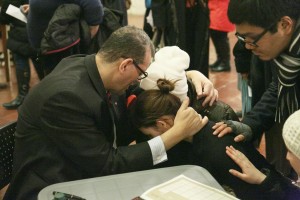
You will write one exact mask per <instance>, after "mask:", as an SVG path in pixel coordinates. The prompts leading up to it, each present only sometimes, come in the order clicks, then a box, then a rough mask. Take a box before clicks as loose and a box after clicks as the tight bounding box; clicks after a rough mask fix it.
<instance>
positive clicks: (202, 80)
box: [186, 70, 219, 106]
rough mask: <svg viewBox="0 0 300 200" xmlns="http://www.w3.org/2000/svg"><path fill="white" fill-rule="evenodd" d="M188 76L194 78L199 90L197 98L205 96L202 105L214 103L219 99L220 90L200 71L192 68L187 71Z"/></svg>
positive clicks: (193, 80)
mask: <svg viewBox="0 0 300 200" xmlns="http://www.w3.org/2000/svg"><path fill="white" fill-rule="evenodd" d="M186 74H187V76H188V77H189V78H190V79H191V80H192V82H193V84H194V85H195V88H196V92H197V99H201V98H202V97H204V101H203V103H202V106H206V105H207V104H209V105H210V106H212V105H213V103H214V102H215V101H217V100H218V98H219V97H218V95H219V93H218V91H217V90H216V89H215V88H214V86H213V84H212V82H211V81H210V80H209V79H208V78H207V77H205V76H204V75H203V74H202V73H200V72H199V71H195V70H191V71H187V72H186Z"/></svg>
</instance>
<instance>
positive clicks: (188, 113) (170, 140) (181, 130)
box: [160, 98, 208, 150]
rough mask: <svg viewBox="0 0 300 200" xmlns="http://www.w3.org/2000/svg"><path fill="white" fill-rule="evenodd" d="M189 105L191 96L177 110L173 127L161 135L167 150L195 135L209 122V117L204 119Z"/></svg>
mask: <svg viewBox="0 0 300 200" xmlns="http://www.w3.org/2000/svg"><path fill="white" fill-rule="evenodd" d="M188 106H189V98H186V99H185V100H184V101H183V102H182V104H181V107H180V108H179V110H178V111H177V114H176V117H175V119H174V125H173V127H172V128H170V129H169V130H168V131H166V132H164V133H163V134H162V135H161V136H160V137H161V139H162V141H163V143H164V145H165V149H166V150H169V149H170V148H172V147H173V146H174V145H176V144H177V143H179V142H180V141H182V140H184V139H186V138H189V137H191V136H193V135H194V134H196V133H197V132H198V131H200V130H201V128H203V127H204V126H205V125H206V124H207V122H208V118H207V117H204V118H203V119H202V116H201V115H199V114H198V113H197V112H196V111H195V110H194V109H193V108H191V107H188Z"/></svg>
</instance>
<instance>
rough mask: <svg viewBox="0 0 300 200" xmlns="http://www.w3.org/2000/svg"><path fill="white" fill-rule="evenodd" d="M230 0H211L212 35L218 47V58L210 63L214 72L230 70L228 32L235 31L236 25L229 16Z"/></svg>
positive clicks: (210, 29) (209, 3) (209, 2)
mask: <svg viewBox="0 0 300 200" xmlns="http://www.w3.org/2000/svg"><path fill="white" fill-rule="evenodd" d="M228 4H229V0H222V1H220V0H209V1H208V8H209V18H210V25H209V31H210V37H211V39H212V42H213V44H214V46H215V49H216V54H217V60H216V61H215V62H214V63H213V64H212V65H210V66H209V67H210V69H211V71H213V72H223V71H230V70H231V67H230V46H229V41H228V36H227V34H228V32H231V31H234V29H235V26H234V25H233V24H232V23H230V21H229V19H228V17H227V8H228Z"/></svg>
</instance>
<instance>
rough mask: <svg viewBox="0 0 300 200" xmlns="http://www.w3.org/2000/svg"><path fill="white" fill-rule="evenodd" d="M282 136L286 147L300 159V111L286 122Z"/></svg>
mask: <svg viewBox="0 0 300 200" xmlns="http://www.w3.org/2000/svg"><path fill="white" fill-rule="evenodd" d="M282 136H283V140H284V142H285V145H286V147H287V148H288V149H289V150H290V151H291V152H292V153H293V154H294V155H295V156H297V157H298V158H299V159H300V110H298V111H296V112H294V113H293V114H292V115H290V116H289V118H288V119H287V120H286V122H285V123H284V126H283V131H282Z"/></svg>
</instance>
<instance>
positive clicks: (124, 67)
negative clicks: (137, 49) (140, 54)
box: [119, 58, 132, 73]
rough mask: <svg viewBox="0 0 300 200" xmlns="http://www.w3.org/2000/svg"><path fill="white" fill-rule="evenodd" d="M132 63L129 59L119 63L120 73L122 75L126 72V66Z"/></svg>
mask: <svg viewBox="0 0 300 200" xmlns="http://www.w3.org/2000/svg"><path fill="white" fill-rule="evenodd" d="M131 63H132V59H131V58H126V59H124V60H123V61H121V62H120V64H119V70H120V72H121V73H124V72H125V71H126V70H127V65H129V64H131Z"/></svg>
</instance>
